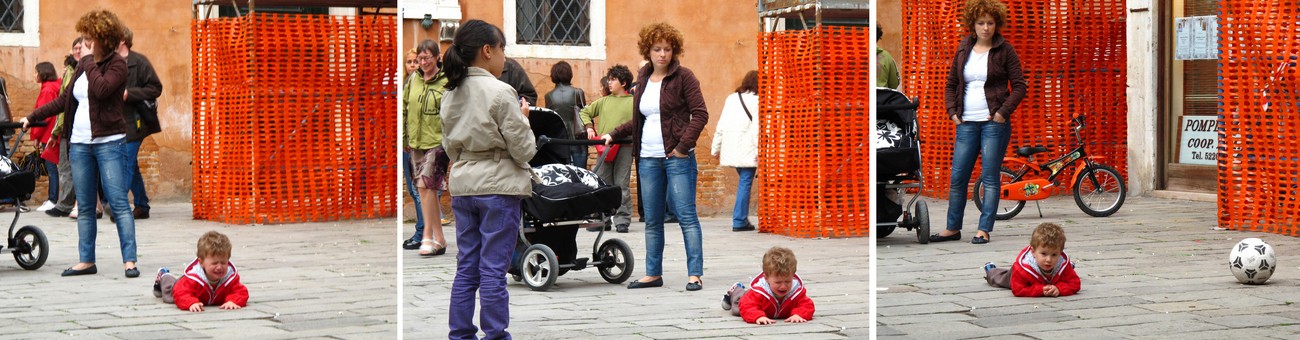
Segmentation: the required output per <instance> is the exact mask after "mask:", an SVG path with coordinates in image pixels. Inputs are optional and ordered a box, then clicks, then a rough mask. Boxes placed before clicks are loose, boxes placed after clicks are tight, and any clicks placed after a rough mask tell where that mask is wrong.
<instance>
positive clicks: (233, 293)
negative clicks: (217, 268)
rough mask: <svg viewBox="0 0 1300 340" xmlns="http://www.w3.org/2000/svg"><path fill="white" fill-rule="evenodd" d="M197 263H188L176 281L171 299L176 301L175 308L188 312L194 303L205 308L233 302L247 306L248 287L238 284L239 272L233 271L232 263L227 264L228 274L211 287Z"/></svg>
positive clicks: (196, 261)
mask: <svg viewBox="0 0 1300 340" xmlns="http://www.w3.org/2000/svg"><path fill="white" fill-rule="evenodd" d="M199 261H200V259H194V262H190V265H189V266H187V267H185V276H183V277H181V278H180V279H179V280H176V286H175V287H173V288H172V298H173V299H175V300H176V307H177V308H180V309H182V310H189V309H190V305H193V304H194V303H195V302H202V303H203V305H205V306H220V305H223V304H225V303H226V302H234V303H235V304H237V305H239V306H240V307H247V306H248V287H244V284H243V283H240V282H239V271H238V270H235V264H234V263H230V264H229V265H230V272H229V274H227V275H226V277H225V278H223V279H222V280H221V282H218V283H217V285H216V286H215V287H213V286H212V285H209V284H208V279H207V275H206V273H204V272H203V266H202V265H200V264H199Z"/></svg>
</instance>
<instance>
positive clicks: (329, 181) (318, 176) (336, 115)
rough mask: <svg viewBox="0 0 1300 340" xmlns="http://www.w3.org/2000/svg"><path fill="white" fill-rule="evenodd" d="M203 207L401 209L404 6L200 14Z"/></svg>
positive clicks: (310, 213) (256, 211)
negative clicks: (354, 12) (351, 11)
mask: <svg viewBox="0 0 1300 340" xmlns="http://www.w3.org/2000/svg"><path fill="white" fill-rule="evenodd" d="M191 29H192V36H191V47H192V49H193V63H194V64H193V65H194V66H193V76H194V81H193V84H194V85H193V89H192V91H193V93H192V96H193V103H194V107H193V111H194V125H193V129H194V130H193V132H194V141H193V152H194V160H193V171H194V191H193V192H194V194H193V206H194V212H193V213H194V218H196V219H204V220H213V221H220V222H225V223H236V224H249V223H292V222H308V221H327V220H338V219H349V218H376V217H386V216H393V215H395V213H396V211H397V208H396V197H395V195H394V192H395V191H394V184H395V180H396V178H397V177H396V166H395V165H396V164H397V158H396V155H395V153H396V152H395V149H394V146H395V145H397V129H396V126H397V112H396V110H397V109H396V104H395V103H396V100H397V99H396V98H397V95H396V91H397V86H396V83H395V82H396V79H395V78H396V74H397V72H398V70H397V56H396V53H394V51H396V50H397V23H396V18H395V17H394V16H392V15H372V16H328V15H283V14H265V13H253V14H250V15H247V16H244V17H240V18H221V19H204V20H195V21H193V22H192V24H191Z"/></svg>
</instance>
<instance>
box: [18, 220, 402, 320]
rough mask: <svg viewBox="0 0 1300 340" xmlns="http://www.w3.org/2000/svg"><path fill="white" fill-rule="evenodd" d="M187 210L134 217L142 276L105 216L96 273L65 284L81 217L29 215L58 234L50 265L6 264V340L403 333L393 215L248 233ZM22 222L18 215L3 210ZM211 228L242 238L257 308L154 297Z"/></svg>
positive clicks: (246, 277) (242, 259)
mask: <svg viewBox="0 0 1300 340" xmlns="http://www.w3.org/2000/svg"><path fill="white" fill-rule="evenodd" d="M190 212H191V208H190V205H189V204H187V203H175V204H157V205H155V206H154V207H153V209H152V212H151V215H152V216H151V218H150V219H147V220H140V221H137V222H136V237H137V243H138V244H139V245H138V248H139V250H138V253H139V260H140V261H139V268H140V271H141V275H140V277H139V278H134V279H128V278H126V277H125V276H124V275H123V267H122V264H121V260H122V257H121V252H120V251H119V250H118V238H117V232H116V228H115V227H114V226H113V225H112V224H110V223H109V221H108V218H107V217H105V218H103V219H100V220H99V235H98V240H97V248H96V254H97V256H98V259H97V260H98V261H97V267H98V269H99V273H98V274H96V275H87V276H78V277H60V276H59V274H60V273H61V272H62V271H63V269H64V268H67V267H70V266H72V265H73V264H74V263H75V262H76V261H77V250H76V243H77V231H76V230H77V228H76V221H74V220H72V219H68V218H54V217H49V216H46V215H45V214H44V213H39V212H35V211H33V212H31V213H28V214H23V215H22V217H21V219H20V221H19V225H25V224H32V225H37V226H39V227H40V228H41V229H42V230H44V232H45V233H46V234H47V235H48V237H49V239H50V250H51V252H50V257H49V260H48V261H47V262H46V263H45V266H44V267H41V268H40V269H38V270H34V271H27V270H23V269H22V268H19V267H18V265H17V263H15V262H12V260H11V257H10V256H8V255H5V256H4V257H3V258H0V260H4V261H0V309H3V310H4V316H3V317H0V329H3V332H0V339H9V338H14V339H48V338H63V337H68V336H76V337H89V338H97V339H98V338H122V339H178V338H187V339H189V338H223V339H232V338H247V339H280V338H303V337H315V338H337V339H375V338H381V339H391V338H394V337H396V336H397V308H396V305H397V283H398V282H397V266H396V263H395V259H396V256H397V249H395V248H393V247H392V243H391V242H389V241H388V240H391V239H392V235H393V228H394V226H395V223H396V221H395V220H393V219H382V220H380V219H371V220H352V221H340V222H326V223H304V224H286V225H256V226H239V225H227V224H221V223H214V222H208V221H199V220H194V219H192V217H191V213H190ZM0 216H3V217H4V218H6V219H12V216H13V213H12V210H6V211H5V212H3V213H0ZM208 230H217V231H220V232H222V233H225V234H226V235H228V236H229V237H230V238H231V241H232V243H234V250H233V254H232V258H231V261H232V262H233V263H235V264H236V266H237V268H238V269H239V273H240V276H241V277H242V279H243V283H244V284H245V285H247V286H248V289H249V292H250V295H251V298H250V300H249V305H248V308H245V309H242V310H234V311H230V310H219V309H216V308H215V307H210V308H208V310H207V311H205V312H202V313H191V312H188V311H182V310H179V309H177V308H176V306H175V305H171V304H164V303H162V301H161V299H158V298H155V297H154V296H153V294H152V293H151V289H152V286H153V279H154V276H155V271H156V270H157V269H158V267H162V266H165V267H169V268H171V269H172V270H173V271H180V270H183V269H184V268H183V266H184V265H185V264H187V263H188V262H189V261H191V260H193V259H194V251H195V241H197V240H198V237H199V236H200V235H202V234H203V233H204V232H207V231H208Z"/></svg>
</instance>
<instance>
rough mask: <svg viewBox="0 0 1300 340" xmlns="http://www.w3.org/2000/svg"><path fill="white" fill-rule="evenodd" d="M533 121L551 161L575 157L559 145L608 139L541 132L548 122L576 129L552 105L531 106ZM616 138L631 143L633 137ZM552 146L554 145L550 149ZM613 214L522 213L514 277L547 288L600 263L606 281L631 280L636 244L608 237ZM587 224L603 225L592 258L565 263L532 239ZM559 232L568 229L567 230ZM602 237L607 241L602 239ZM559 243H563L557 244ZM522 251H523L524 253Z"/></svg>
mask: <svg viewBox="0 0 1300 340" xmlns="http://www.w3.org/2000/svg"><path fill="white" fill-rule="evenodd" d="M529 121H530V122H531V123H532V124H534V125H533V126H534V133H535V134H538V139H537V149H538V153H539V154H540V153H543V152H551V153H552V154H551V155H549V156H543V157H551V158H552V160H553V161H554V163H550V164H555V163H559V164H570V163H571V158H570V157H568V156H567V155H563V157H559V155H556V154H554V153H555V151H554V150H556V148H557V147H558V148H563V149H564V150H567V149H569V146H573V145H597V144H603V143H604V141H602V140H573V139H564V138H553V137H551V136H548V135H546V134H541V133H537V129H539V128H541V129H545V128H546V127H545V125H546V124H552V125H553V126H552V128H554V127H556V126H560V125H563V126H564V129H563V131H572V130H570V129H568V126H567V124H565V123H564V120H563V119H560V118H559V114H558V113H556V112H555V111H552V110H550V109H546V108H539V107H532V108H530V113H529ZM556 131H559V130H556ZM616 142H619V143H628V142H630V141H616ZM548 147H550V148H551V149H548ZM548 150H550V151H548ZM608 152H609V149H606V150H605V151H604V152H602V153H601V154H600V158H598V159H604V157H605V156H606V154H607V153H608ZM539 156H542V155H539ZM534 159H537V156H535V157H534ZM603 163H604V162H597V163H596V168H595V169H593V170H592V171H593V172H594V171H595V170H596V169H600V167H601V166H602V165H603ZM570 165H571V164H570ZM612 214H613V211H601V212H595V213H593V214H591V215H588V216H586V217H585V218H578V219H564V220H557V221H542V220H540V219H537V218H535V217H534V216H531V215H530V214H528V213H527V212H525V213H523V214H521V218H520V223H519V241H518V243H517V244H516V247H515V248H516V256H515V260H514V261H512V263H511V269H510V271H509V273H510V275H511V278H512V279H514V280H515V282H521V281H522V282H523V283H524V284H525V285H527V286H528V287H529V288H531V289H532V290H536V291H546V290H548V289H550V287H551V285H553V284H555V280H556V278H557V277H558V276H561V275H564V274H565V273H567V272H569V271H572V270H583V269H586V268H588V267H596V268H597V270H598V271H599V272H600V276H601V277H602V278H604V279H605V281H606V282H609V283H613V284H621V283H623V282H624V281H627V279H628V278H629V277H631V276H632V271H633V268H634V267H635V265H634V263H635V261H636V260H635V258H634V257H633V255H632V247H630V246H628V244H627V242H624V241H623V240H620V239H617V238H609V239H604V236H605V228H604V227H603V226H604V220H605V219H608V218H610V216H611V215H612ZM585 227H599V229H600V231H599V233H597V234H596V240H595V241H594V242H593V243H592V252H591V257H589V258H588V257H576V256H575V257H574V259H573V261H570V262H565V263H562V262H561V261H560V258H559V256H557V254H556V253H555V251H554V250H553V249H552V246H550V245H547V244H545V243H544V242H533V241H530V240H529V239H528V237H529V236H530V235H537V234H539V232H547V231H550V230H556V229H552V228H574V229H577V228H585ZM556 232H557V233H559V232H567V230H564V231H556ZM574 232H575V235H576V232H577V230H574ZM575 237H576V236H575ZM602 240H604V241H603V242H602ZM576 242H577V241H576V240H575V241H574V243H575V244H576ZM556 246H559V245H558V244H557V245H556ZM520 254H522V255H521V256H520ZM593 259H594V261H593Z"/></svg>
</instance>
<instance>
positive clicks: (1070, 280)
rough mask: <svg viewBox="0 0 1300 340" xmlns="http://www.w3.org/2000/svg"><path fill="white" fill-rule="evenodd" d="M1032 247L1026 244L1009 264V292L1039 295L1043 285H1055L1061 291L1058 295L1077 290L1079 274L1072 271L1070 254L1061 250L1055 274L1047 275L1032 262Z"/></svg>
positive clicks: (1031, 295) (1017, 294)
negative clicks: (1012, 262)
mask: <svg viewBox="0 0 1300 340" xmlns="http://www.w3.org/2000/svg"><path fill="white" fill-rule="evenodd" d="M1033 259H1034V247H1033V246H1028V247H1025V249H1022V250H1020V255H1019V256H1016V262H1015V263H1014V264H1012V265H1011V293H1012V294H1015V295H1016V296H1020V297H1039V296H1043V286H1046V285H1049V284H1050V285H1056V289H1057V290H1059V291H1060V292H1061V294H1060V296H1070V295H1074V293H1078V292H1079V287H1080V283H1079V274H1076V273H1075V272H1074V264H1073V263H1070V256H1069V255H1065V252H1064V251H1062V252H1061V259H1060V263H1057V264H1056V269H1054V270H1052V271H1053V272H1056V275H1052V276H1050V277H1049V276H1047V275H1045V274H1043V273H1042V271H1041V270H1039V269H1038V268H1037V267H1038V265H1037V264H1035V262H1034V260H1033Z"/></svg>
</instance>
